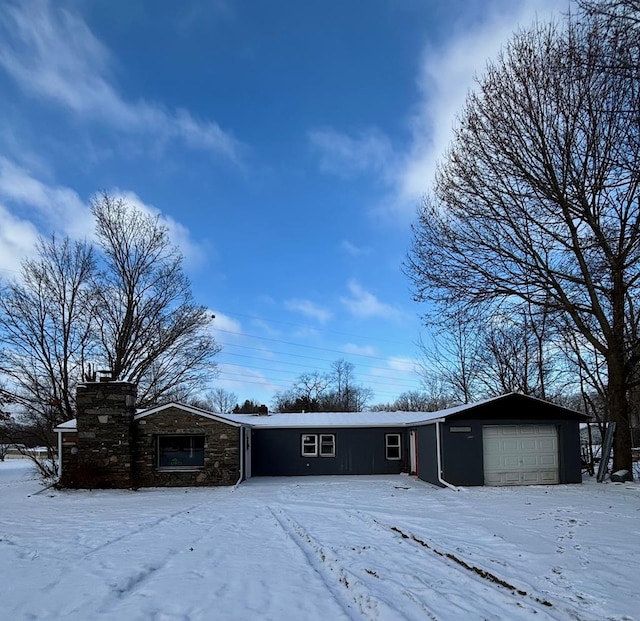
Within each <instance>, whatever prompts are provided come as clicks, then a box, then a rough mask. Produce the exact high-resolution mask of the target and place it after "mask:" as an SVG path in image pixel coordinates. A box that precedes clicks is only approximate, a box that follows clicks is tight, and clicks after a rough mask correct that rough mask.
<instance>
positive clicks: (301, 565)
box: [0, 460, 640, 621]
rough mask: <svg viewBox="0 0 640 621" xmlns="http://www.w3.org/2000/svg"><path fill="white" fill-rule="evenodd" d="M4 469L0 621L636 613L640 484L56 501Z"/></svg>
mask: <svg viewBox="0 0 640 621" xmlns="http://www.w3.org/2000/svg"><path fill="white" fill-rule="evenodd" d="M42 489H43V488H42V486H41V485H40V483H39V482H38V480H37V478H36V475H35V473H34V472H32V471H31V470H30V468H29V467H28V465H27V462H25V461H22V460H13V461H10V462H5V463H0V618H2V619H11V620H12V621H17V620H21V619H25V620H26V619H29V620H32V619H33V620H47V619H52V620H54V619H55V620H62V619H74V620H75V619H77V620H83V621H84V620H86V619H91V620H94V619H113V620H118V621H120V620H122V621H130V620H147V619H149V620H150V619H154V620H158V621H161V620H174V619H181V620H191V621H197V620H205V621H209V620H215V621H231V620H239V621H240V620H245V619H246V620H252V621H257V620H259V621H266V620H270V619H271V620H274V621H282V620H285V621H287V620H288V619H294V620H295V621H305V620H310V621H316V620H317V621H334V620H340V619H352V620H355V619H365V620H368V619H384V620H389V621H399V620H402V619H415V620H421V621H422V620H425V619H426V620H428V619H440V620H445V621H447V620H454V621H457V620H468V619H505V620H519V619H524V620H528V619H536V620H538V621H544V620H548V619H556V620H560V619H562V620H564V619H581V620H584V621H596V620H597V621H602V620H605V619H609V620H616V621H622V620H629V619H640V611H639V608H638V606H639V599H638V592H639V591H640V582H639V581H640V537H639V535H640V485H639V484H637V483H626V484H611V483H605V484H597V483H595V482H593V480H587V481H586V483H585V484H584V485H574V486H552V487H528V488H466V489H463V490H462V491H460V492H455V491H452V490H448V489H435V488H433V487H431V486H429V485H427V484H425V483H422V482H420V481H417V480H415V479H414V478H412V477H407V476H370V477H316V478H310V477H308V478H279V479H271V478H270V479H252V480H250V481H248V482H246V483H243V484H242V485H241V486H240V487H238V488H237V489H236V490H232V489H230V488H214V489H202V488H200V489H193V488H191V489H185V488H181V489H146V490H141V491H138V492H129V491H93V492H91V491H67V492H58V491H55V490H44V491H41V492H40V493H38V494H36V495H34V493H35V492H38V491H39V490H42Z"/></svg>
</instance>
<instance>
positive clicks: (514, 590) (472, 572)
mask: <svg viewBox="0 0 640 621" xmlns="http://www.w3.org/2000/svg"><path fill="white" fill-rule="evenodd" d="M351 515H352V516H353V517H356V518H358V519H360V520H361V521H363V522H364V523H366V524H369V525H373V526H376V527H378V528H379V529H381V530H387V531H391V532H393V533H395V536H399V537H400V541H402V542H403V543H404V542H406V543H408V544H409V545H413V546H420V547H421V548H424V549H425V550H428V551H429V552H431V553H433V555H434V558H437V559H438V560H439V561H440V562H441V563H444V564H445V565H447V566H448V567H450V568H452V569H456V570H458V571H460V572H462V573H463V574H464V575H465V577H467V578H469V577H470V578H472V579H474V581H476V582H477V581H478V579H480V580H481V581H483V582H485V583H486V584H489V585H491V586H493V587H495V589H496V590H499V591H500V592H501V593H502V594H503V595H507V594H508V595H511V596H512V597H513V598H514V599H515V600H516V601H517V603H518V605H519V606H522V603H524V602H522V600H533V601H529V602H526V603H527V605H528V607H530V610H531V611H532V612H533V613H536V614H543V615H544V616H546V617H547V618H551V619H555V618H558V619H567V618H571V619H575V620H576V621H599V619H598V618H597V617H593V616H591V615H590V614H589V613H588V612H586V611H583V610H576V609H574V608H572V607H571V606H568V605H567V603H566V602H564V601H561V602H556V603H553V602H551V601H550V600H549V597H544V598H542V597H538V596H537V595H535V594H533V593H530V592H528V591H525V590H524V589H521V588H519V587H517V586H515V585H513V584H511V583H509V582H508V581H506V580H504V579H502V578H500V577H499V576H497V575H496V574H493V573H492V572H490V571H488V570H486V569H483V568H482V567H478V566H477V565H474V564H472V563H471V562H467V561H466V560H464V559H462V558H461V557H460V556H459V555H456V554H454V553H452V552H449V551H446V550H443V549H442V548H441V546H440V545H438V547H436V546H435V545H434V544H433V543H431V542H428V541H426V540H425V539H424V538H422V537H417V536H416V535H415V534H414V533H412V532H411V531H408V530H403V529H401V528H399V527H397V526H395V525H391V524H388V523H385V522H382V521H380V520H379V519H377V518H374V517H373V516H370V515H367V514H365V513H363V512H360V511H357V512H351ZM556 612H557V613H559V616H558V615H556ZM585 615H586V616H585Z"/></svg>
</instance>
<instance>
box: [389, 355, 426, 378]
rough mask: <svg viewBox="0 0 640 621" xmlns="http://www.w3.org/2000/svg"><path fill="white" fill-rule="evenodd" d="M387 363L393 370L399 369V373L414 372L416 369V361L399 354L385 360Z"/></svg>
mask: <svg viewBox="0 0 640 621" xmlns="http://www.w3.org/2000/svg"><path fill="white" fill-rule="evenodd" d="M387 365H388V366H389V368H390V369H393V370H394V371H400V372H401V373H410V374H412V373H416V372H417V369H418V363H417V362H416V361H415V360H413V359H412V358H403V357H400V356H395V357H393V356H392V357H391V358H389V359H388V360H387Z"/></svg>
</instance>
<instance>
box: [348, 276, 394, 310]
mask: <svg viewBox="0 0 640 621" xmlns="http://www.w3.org/2000/svg"><path fill="white" fill-rule="evenodd" d="M347 288H348V289H349V297H341V298H340V301H341V302H342V304H344V305H345V306H346V307H347V309H348V310H349V312H351V314H353V315H355V316H356V317H362V318H371V317H383V318H385V319H390V318H394V319H395V318H397V317H398V316H399V314H400V312H399V311H398V310H397V309H396V308H394V307H393V306H390V305H389V304H385V303H384V302H381V301H380V300H378V298H377V297H376V296H375V295H373V293H370V292H369V291H367V290H366V289H365V288H364V287H363V286H362V285H360V284H359V283H358V282H357V281H355V280H351V281H349V283H348V285H347Z"/></svg>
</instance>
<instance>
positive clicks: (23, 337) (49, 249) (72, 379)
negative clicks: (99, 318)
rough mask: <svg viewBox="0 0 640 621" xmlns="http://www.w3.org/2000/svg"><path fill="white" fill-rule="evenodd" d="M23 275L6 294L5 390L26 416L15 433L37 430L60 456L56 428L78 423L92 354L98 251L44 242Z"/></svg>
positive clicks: (0, 328) (0, 327)
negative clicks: (79, 395) (79, 389)
mask: <svg viewBox="0 0 640 621" xmlns="http://www.w3.org/2000/svg"><path fill="white" fill-rule="evenodd" d="M37 253H38V256H37V258H35V259H30V260H26V261H25V262H24V263H23V266H22V278H21V280H20V281H18V280H15V281H13V282H10V283H9V284H7V285H6V286H5V287H4V289H3V291H2V296H1V297H0V333H1V334H2V345H3V346H2V352H1V358H0V360H1V362H0V364H1V368H0V372H1V373H2V375H3V376H4V377H5V378H6V380H7V386H6V388H5V389H4V391H5V392H6V393H8V394H10V398H11V400H12V401H13V402H14V405H15V406H16V407H17V408H18V410H19V411H21V412H22V415H21V416H18V417H12V421H11V423H12V424H11V425H10V428H11V429H14V431H15V430H16V429H17V428H19V427H20V426H21V425H26V426H28V427H30V429H31V430H32V432H34V433H36V434H37V440H38V442H39V443H40V444H41V445H42V446H46V447H47V448H48V449H49V456H50V457H53V454H54V452H55V446H54V444H53V437H52V429H53V428H54V427H55V426H56V425H57V424H59V423H61V422H63V421H65V420H68V419H69V418H73V416H74V412H75V386H76V383H77V382H78V381H79V380H80V379H81V376H82V369H83V365H84V363H85V361H86V360H87V356H88V355H89V354H90V351H91V331H90V324H91V317H92V311H91V294H92V286H91V282H92V277H93V275H94V270H95V259H94V253H93V250H92V249H91V247H90V246H88V245H87V244H86V243H84V242H76V243H72V242H71V241H69V240H68V239H63V240H62V241H58V240H57V239H56V238H55V237H52V238H50V239H48V240H44V239H41V240H40V241H39V242H38V245H37Z"/></svg>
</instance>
